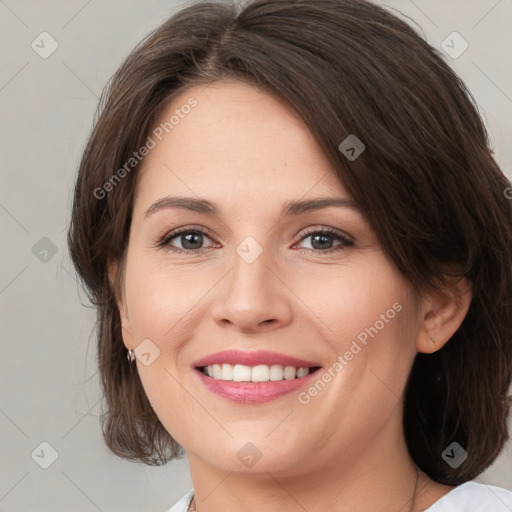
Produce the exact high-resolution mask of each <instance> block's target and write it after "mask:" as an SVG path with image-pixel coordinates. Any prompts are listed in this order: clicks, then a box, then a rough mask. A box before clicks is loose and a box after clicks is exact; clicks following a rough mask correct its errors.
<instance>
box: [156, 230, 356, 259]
mask: <svg viewBox="0 0 512 512" xmlns="http://www.w3.org/2000/svg"><path fill="white" fill-rule="evenodd" d="M190 233H201V234H202V235H206V236H212V233H211V232H210V231H209V230H208V229H206V228H202V229H192V228H179V229H176V230H174V231H171V232H170V233H167V234H166V235H165V236H164V237H162V238H161V239H160V241H159V242H158V243H157V244H156V246H157V247H159V248H166V249H168V250H170V251H172V252H175V253H177V254H181V253H186V254H199V253H202V252H203V251H204V250H206V249H212V247H203V248H200V249H180V248H179V247H173V246H172V245H170V242H171V241H172V240H173V239H175V238H177V237H178V236H179V235H183V234H190ZM317 234H318V235H327V236H331V237H335V238H338V239H339V240H341V242H342V243H341V244H340V245H338V246H336V247H333V248H331V249H326V250H321V249H300V251H301V252H306V253H315V254H318V253H322V254H326V253H327V254H329V253H333V252H337V251H342V250H345V249H346V248H347V247H353V246H354V245H355V243H354V242H353V241H352V240H350V239H349V238H348V237H347V236H345V235H344V234H343V233H341V232H340V231H338V230H337V229H334V228H328V227H325V228H321V229H319V228H309V229H308V230H306V232H305V233H304V234H303V235H302V237H301V238H300V239H299V240H298V242H302V241H303V240H305V239H306V238H308V237H309V236H311V235H317Z"/></svg>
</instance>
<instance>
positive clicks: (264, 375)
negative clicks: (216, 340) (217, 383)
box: [195, 363, 321, 383]
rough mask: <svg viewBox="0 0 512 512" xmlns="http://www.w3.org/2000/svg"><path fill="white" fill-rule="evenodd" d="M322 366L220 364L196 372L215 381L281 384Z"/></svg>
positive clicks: (198, 367) (200, 367) (305, 375)
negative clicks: (280, 382)
mask: <svg viewBox="0 0 512 512" xmlns="http://www.w3.org/2000/svg"><path fill="white" fill-rule="evenodd" d="M320 368H321V366H310V367H303V366H302V367H296V366H285V365H280V364H273V365H267V364H259V365H255V366H247V365H243V364H230V363H220V364H212V365H207V366H197V367H195V369H196V370H198V371H199V372H201V373H202V374H203V375H204V376H206V377H208V378H210V379H213V380H224V381H230V382H252V383H259V382H269V381H272V382H279V381H283V380H298V379H303V378H304V377H307V376H308V375H310V374H312V373H315V372H317V371H318V370H320Z"/></svg>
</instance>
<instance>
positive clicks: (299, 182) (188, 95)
mask: <svg viewBox="0 0 512 512" xmlns="http://www.w3.org/2000/svg"><path fill="white" fill-rule="evenodd" d="M190 105H194V106H193V107H190ZM155 134H156V135H155ZM150 136H151V137H152V138H153V140H154V142H155V147H154V148H153V149H151V150H150V151H149V153H148V155H147V156H146V157H145V158H144V160H143V161H142V163H141V165H140V166H139V169H138V173H139V176H138V186H137V192H136V203H140V202H142V203H144V204H147V203H148V202H149V201H151V200H154V199H155V198H156V196H159V195H160V196H162V195H165V194H172V193H174V194H177V195H187V196H191V195H194V194H195V195H197V196H201V197H205V196H208V197H210V198H212V199H214V200H216V201H218V202H223V201H226V200H228V199H229V200H235V199H236V198H238V201H239V203H240V205H245V206H246V207H247V206H249V205H248V203H247V201H251V203H253V204H254V201H255V199H258V200H259V201H260V202H262V203H263V202H269V201H271V200H272V199H274V198H275V199H276V201H277V200H278V201H279V202H280V203H282V201H283V198H285V199H297V198H299V197H302V196H304V195H305V194H308V193H312V194H313V195H325V193H326V192H329V193H330V195H338V196H339V195H346V194H345V191H344V189H343V187H342V185H341V183H340V182H339V180H338V178H337V177H336V175H335V174H334V171H333V169H332V165H331V164H330V162H329V161H328V159H327V157H326V156H325V155H324V153H323V152H322V150H321V149H320V147H319V145H318V143H317V142H316V140H315V139H314V137H313V135H312V134H311V132H310V130H309V128H308V127H307V125H306V124H305V123H304V121H303V120H302V119H301V118H300V116H299V115H298V114H297V113H296V112H295V111H293V110H292V109H290V108H289V107H288V106H287V105H286V104H284V103H283V102H281V101H280V100H279V99H278V98H276V97H275V96H273V95H272V94H270V93H268V92H266V91H264V90H261V89H259V88H256V87H255V86H251V85H249V84H245V83H243V82H239V81H234V80H223V81H219V82H214V83H212V84H208V85H200V86H194V87H191V88H188V89H187V90H186V91H182V92H181V93H179V94H178V95H176V96H175V97H174V98H172V100H170V101H169V102H168V103H167V105H166V106H165V108H164V109H163V110H162V112H161V114H160V116H159V118H158V119H157V121H156V123H155V125H154V127H153V129H152V132H151V134H150ZM137 199H138V200H137Z"/></svg>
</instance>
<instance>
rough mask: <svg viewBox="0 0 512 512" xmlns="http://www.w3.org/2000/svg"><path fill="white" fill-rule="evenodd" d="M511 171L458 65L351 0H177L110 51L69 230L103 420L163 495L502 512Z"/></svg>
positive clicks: (509, 352) (229, 501)
mask: <svg viewBox="0 0 512 512" xmlns="http://www.w3.org/2000/svg"><path fill="white" fill-rule="evenodd" d="M510 186H511V184H510V182H509V181H508V180H507V179H506V177H505V176H504V175H503V173H502V172H501V171H500V169H499V167H498V165H497V164H496V162H495V160H494V159H493V157H492V152H491V150H490V149H489V147H488V141H487V133H486V131H485V127H484V125H483V123H482V121H481V119H480V117H479V115H478V113H477V111H476V109H475V107H474V104H473V103H472V97H471V95H470V93H469V91H467V89H466V88H465V86H464V84H463V83H462V81H461V80H460V79H459V78H458V77H457V76H456V75H455V74H454V72H453V71H452V70H451V69H450V68H449V66H448V65H447V64H446V63H445V62H444V61H443V59H442V58H441V57H440V56H439V54H438V52H437V51H436V50H435V49H433V48H432V47H430V46H429V45H428V44H427V43H426V42H425V41H424V40H423V39H421V38H420V37H419V36H418V35H417V34H416V33H415V32H414V31H413V30H412V29H411V28H410V27H409V26H408V25H407V24H406V23H405V22H403V21H401V20H400V19H398V18H396V17H395V16H394V15H391V14H390V13H388V12H387V11H386V10H384V9H383V8H381V7H378V6H376V5H374V4H372V3H369V2H365V1H361V0H318V1H314V2H313V1H302V0H295V1H284V0H283V1H281V0H255V1H252V2H250V3H248V4H247V5H246V6H245V7H244V8H243V9H241V10H238V9H236V8H235V7H234V6H231V5H228V4H223V3H218V2H204V3H196V4H194V5H191V6H189V7H187V8H185V9H182V10H181V11H180V12H178V13H177V14H176V15H174V16H173V17H172V18H170V19H169V20H168V21H166V22H165V23H164V24H163V25H162V26H160V27H159V28H158V29H157V30H156V31H155V32H154V33H152V34H151V35H150V36H148V37H147V38H146V39H145V40H144V41H143V42H142V43H141V44H140V45H139V46H138V47H137V48H136V49H135V50H134V52H133V53H132V54H131V55H130V56H129V57H128V58H127V60H126V61H125V62H124V63H123V65H122V66H121V67H120V69H119V70H118V71H117V73H116V74H115V76H114V78H113V80H112V82H111V84H110V87H109V90H108V93H107V95H106V99H105V100H104V101H103V102H102V110H101V112H100V115H99V116H98V118H97V120H96V123H95V126H94V129H93V132H92V134H91V137H90V140H89V142H88V144H87V147H86V149H85V151H84V155H83V158H82V162H81V165H80V168H79V172H78V178H77V182H76V188H75V196H74V205H73V212H72V224H71V228H70V231H69V246H70V253H71V256H72V259H73V262H74V265H75V266H76V268H77V271H78V273H79V274H80V276H81V279H82V281H83V283H84V285H85V286H86V288H87V290H88V292H89V296H90V298H91V300H92V302H93V303H94V304H95V305H96V306H97V308H98V320H99V322H98V347H99V366H100V372H101V376H102V385H103V388H104V392H105V397H106V402H107V410H106V411H105V413H104V415H103V431H104V437H105V441H106V443H107V445H108V446H109V448H110V449H111V450H112V451H113V452H114V453H116V454H117V455H119V456H121V457H125V458H128V459H131V460H136V461H141V462H144V463H146V464H155V465H158V464H164V463H165V462H167V461H169V460H172V459H175V458H179V457H182V456H183V455H184V453H185V451H186V453H187V455H188V459H189V464H190V470H191V477H192V481H193V489H191V490H190V492H188V493H187V495H186V496H184V497H183V499H182V500H180V502H179V503H177V504H176V505H175V506H174V507H172V508H171V509H170V511H171V512H181V511H185V510H195V509H197V510H199V511H205V512H216V511H228V512H231V511H235V510H246V511H251V512H252V511H259V510H265V511H269V512H273V511H280V512H283V511H284V512H287V511H292V510H293V511H295V510H308V511H325V510H350V511H367V510H379V511H397V510H400V511H403V512H408V511H420V510H421V511H424V510H428V511H429V512H440V511H451V510H457V511H469V510H471V511H472V512H474V511H477V510H493V511H495V512H496V511H501V510H504V511H505V510H512V492H510V491H507V490H505V489H502V488H498V487H495V486H486V485H483V484H479V483H475V482H471V480H472V479H475V478H476V477H477V476H478V475H479V474H480V473H481V472H482V471H484V470H485V469H486V468H487V467H489V466H490V465H491V464H492V462H493V461H494V460H495V459H496V458H497V456H498V455H499V453H500V451H501V450H502V448H503V446H504V444H505V443H506V441H507V440H508V431H507V414H508V411H509V407H510V397H509V396H508V394H507V392H508V389H509V386H510V382H511V376H512V340H511V328H512V254H511V247H512V203H511V201H510V199H509V198H508V197H507V190H510Z"/></svg>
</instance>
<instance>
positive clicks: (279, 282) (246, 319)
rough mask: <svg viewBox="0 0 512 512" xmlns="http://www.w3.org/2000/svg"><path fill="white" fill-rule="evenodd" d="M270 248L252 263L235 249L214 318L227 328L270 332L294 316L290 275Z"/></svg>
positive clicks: (218, 296) (217, 301)
mask: <svg viewBox="0 0 512 512" xmlns="http://www.w3.org/2000/svg"><path fill="white" fill-rule="evenodd" d="M270 253H271V251H270V250H263V252H262V253H261V254H260V255H259V256H258V257H257V258H256V259H255V260H254V261H252V262H251V260H250V259H247V258H244V256H243V253H240V254H242V256H240V254H239V253H237V252H235V255H234V257H233V260H232V261H233V265H232V268H231V270H230V271H229V272H228V274H227V275H226V276H225V278H224V280H223V281H224V282H223V283H222V284H221V286H220V287H219V291H218V294H217V296H216V298H215V306H214V307H213V315H214V320H215V322H217V323H218V324H220V325H221V326H222V327H223V328H226V326H230V327H231V328H233V329H235V330H237V331H239V332H243V333H246V334H251V333H252V334H254V333H258V332H267V331H269V330H273V329H278V328H280V327H283V326H285V325H287V324H288V323H289V322H290V321H291V318H292V304H291V303H290V300H291V299H292V297H293V294H292V292H291V291H290V287H289V286H290V284H288V283H286V281H287V280H289V278H288V277H287V275H285V272H284V271H283V270H282V266H280V265H279V264H278V263H277V262H276V261H275V258H273V257H272V256H271V254H270Z"/></svg>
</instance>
